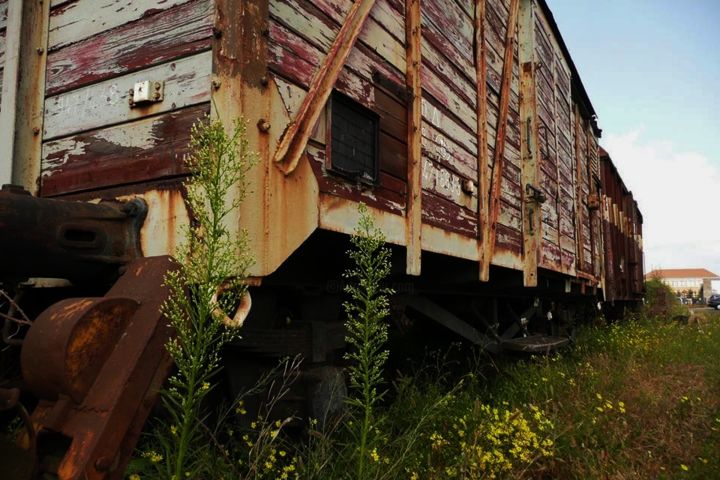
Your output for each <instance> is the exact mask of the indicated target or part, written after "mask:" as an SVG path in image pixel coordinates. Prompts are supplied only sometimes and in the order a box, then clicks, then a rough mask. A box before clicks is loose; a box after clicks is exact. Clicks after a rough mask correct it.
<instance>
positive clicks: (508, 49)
mask: <svg viewBox="0 0 720 480" xmlns="http://www.w3.org/2000/svg"><path fill="white" fill-rule="evenodd" d="M519 3H520V2H519V0H510V16H509V18H508V24H507V29H506V31H505V54H504V57H503V70H502V80H501V83H500V109H499V112H498V121H497V129H496V136H495V154H494V156H493V169H492V187H491V189H490V200H489V201H490V207H489V208H490V212H489V221H488V222H486V224H485V228H484V229H483V238H484V239H486V240H484V245H483V247H484V250H485V251H484V252H483V255H482V256H483V258H484V259H485V262H484V264H483V271H482V272H481V274H480V278H481V279H488V278H489V269H490V263H491V262H492V256H493V253H494V252H495V242H496V241H497V221H498V215H499V214H500V193H501V192H500V185H501V183H502V171H503V154H504V153H505V135H506V131H507V123H508V109H509V107H510V93H511V92H510V90H511V80H512V72H513V65H514V62H513V59H514V58H515V57H514V53H515V31H516V29H517V19H518V8H519Z"/></svg>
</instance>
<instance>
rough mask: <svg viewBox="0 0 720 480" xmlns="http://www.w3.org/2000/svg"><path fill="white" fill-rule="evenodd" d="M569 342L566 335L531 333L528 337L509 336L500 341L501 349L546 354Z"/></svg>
mask: <svg viewBox="0 0 720 480" xmlns="http://www.w3.org/2000/svg"><path fill="white" fill-rule="evenodd" d="M568 343H570V338H568V337H554V336H550V335H531V336H529V337H520V338H510V339H507V340H503V341H502V342H501V343H500V346H502V348H503V350H507V351H512V352H522V353H543V354H548V353H551V352H554V351H556V350H558V349H559V348H561V347H564V346H565V345H567V344H568Z"/></svg>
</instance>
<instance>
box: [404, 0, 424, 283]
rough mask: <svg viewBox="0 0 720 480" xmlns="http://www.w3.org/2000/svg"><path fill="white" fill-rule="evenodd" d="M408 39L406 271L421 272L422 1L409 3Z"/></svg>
mask: <svg viewBox="0 0 720 480" xmlns="http://www.w3.org/2000/svg"><path fill="white" fill-rule="evenodd" d="M405 42H406V45H407V47H406V48H407V68H406V72H405V79H406V82H407V86H408V90H409V92H410V94H411V96H410V103H409V105H408V110H407V115H408V121H407V125H408V137H407V146H408V159H407V165H408V167H407V168H408V197H407V215H406V218H405V222H406V228H405V231H406V234H405V235H406V245H407V250H406V251H407V259H406V273H407V274H408V275H420V265H421V255H422V182H421V180H422V145H421V143H420V142H421V134H422V131H421V127H422V125H421V124H422V88H421V85H420V67H421V65H422V55H421V42H422V32H421V27H420V0H406V2H405Z"/></svg>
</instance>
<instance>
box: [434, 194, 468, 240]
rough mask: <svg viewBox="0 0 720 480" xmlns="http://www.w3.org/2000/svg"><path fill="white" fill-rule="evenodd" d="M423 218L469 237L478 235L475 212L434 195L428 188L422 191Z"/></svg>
mask: <svg viewBox="0 0 720 480" xmlns="http://www.w3.org/2000/svg"><path fill="white" fill-rule="evenodd" d="M422 198H423V200H422V207H423V211H422V220H423V223H428V224H430V225H434V226H436V227H439V228H442V229H443V230H446V231H449V232H455V233H459V234H462V235H465V236H468V237H473V238H475V237H476V236H477V222H476V221H475V213H474V212H472V211H470V210H467V209H465V208H463V207H461V206H460V205H458V204H456V203H454V202H451V201H450V200H446V199H444V198H442V197H439V196H437V195H434V194H432V193H430V192H428V191H427V190H424V191H423V193H422Z"/></svg>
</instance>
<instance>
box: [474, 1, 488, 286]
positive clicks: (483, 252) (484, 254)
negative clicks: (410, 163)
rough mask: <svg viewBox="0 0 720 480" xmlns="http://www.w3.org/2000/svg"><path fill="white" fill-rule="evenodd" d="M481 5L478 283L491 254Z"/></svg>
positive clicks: (478, 11)
mask: <svg viewBox="0 0 720 480" xmlns="http://www.w3.org/2000/svg"><path fill="white" fill-rule="evenodd" d="M485 2H486V0H476V2H475V74H476V77H477V91H476V94H477V143H478V155H477V179H478V186H479V188H480V195H478V222H477V228H478V259H479V260H478V263H479V269H480V280H481V281H485V282H486V281H488V280H489V279H490V262H491V261H492V258H491V257H492V254H491V253H490V252H489V249H487V248H485V246H486V245H487V244H488V243H489V241H490V239H489V238H488V232H489V229H487V228H486V226H487V225H488V224H489V221H490V208H489V207H490V204H489V200H490V199H489V198H488V197H489V193H490V165H489V162H488V160H489V158H488V156H489V155H488V144H487V79H486V75H487V59H486V55H485V51H486V48H487V46H486V45H485Z"/></svg>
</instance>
